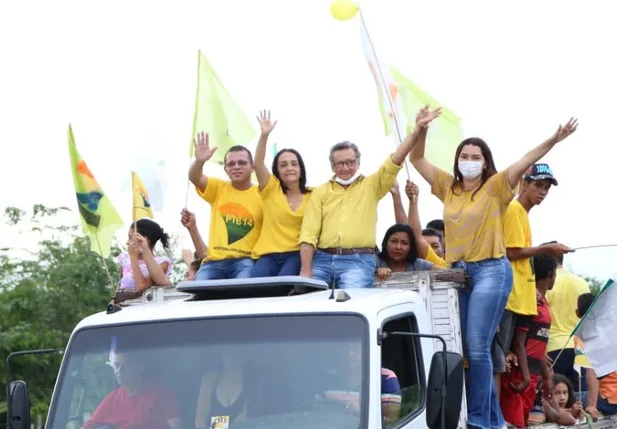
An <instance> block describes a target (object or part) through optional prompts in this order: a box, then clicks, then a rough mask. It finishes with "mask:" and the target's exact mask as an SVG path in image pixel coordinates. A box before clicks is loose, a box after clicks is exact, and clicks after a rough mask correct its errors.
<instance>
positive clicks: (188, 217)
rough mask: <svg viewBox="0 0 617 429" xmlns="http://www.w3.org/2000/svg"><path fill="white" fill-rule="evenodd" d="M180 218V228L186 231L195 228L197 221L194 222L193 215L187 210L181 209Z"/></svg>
mask: <svg viewBox="0 0 617 429" xmlns="http://www.w3.org/2000/svg"><path fill="white" fill-rule="evenodd" d="M181 214H182V216H181V217H180V222H181V223H182V226H184V227H185V228H186V229H191V228H195V226H197V221H196V220H195V213H193V212H190V211H188V210H187V209H182V212H181Z"/></svg>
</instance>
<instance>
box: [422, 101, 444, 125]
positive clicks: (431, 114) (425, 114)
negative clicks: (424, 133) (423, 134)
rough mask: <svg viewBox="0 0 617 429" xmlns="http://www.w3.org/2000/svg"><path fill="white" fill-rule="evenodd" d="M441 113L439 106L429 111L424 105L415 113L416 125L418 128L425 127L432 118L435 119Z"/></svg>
mask: <svg viewBox="0 0 617 429" xmlns="http://www.w3.org/2000/svg"><path fill="white" fill-rule="evenodd" d="M439 115H441V107H438V108H437V109H435V110H433V111H431V109H430V108H429V107H428V106H424V107H423V108H422V109H421V110H420V111H419V112H418V114H417V115H416V126H417V127H419V128H426V127H428V124H430V123H431V122H432V121H433V120H434V119H437V118H438V117H439Z"/></svg>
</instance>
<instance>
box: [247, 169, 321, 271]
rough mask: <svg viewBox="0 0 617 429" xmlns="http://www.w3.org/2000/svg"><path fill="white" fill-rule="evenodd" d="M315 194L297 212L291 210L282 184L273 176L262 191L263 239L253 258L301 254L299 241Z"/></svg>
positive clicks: (304, 200)
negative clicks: (306, 210)
mask: <svg viewBox="0 0 617 429" xmlns="http://www.w3.org/2000/svg"><path fill="white" fill-rule="evenodd" d="M310 196H311V194H310V192H309V193H306V194H304V195H303V196H302V204H301V205H300V207H298V209H297V210H296V211H293V210H292V209H291V207H289V203H288V202H287V197H285V194H284V193H283V189H282V188H281V184H280V182H279V180H278V179H277V178H276V177H275V176H274V175H273V174H271V175H270V179H268V183H267V184H266V186H265V187H264V188H263V189H262V190H261V199H262V201H263V211H264V220H263V225H262V227H261V236H260V237H259V240H257V244H255V248H254V249H253V258H254V259H257V258H259V257H260V256H263V255H268V254H270V253H283V252H293V251H297V250H300V244H299V243H298V239H299V238H300V228H301V227H302V219H303V218H304V209H305V208H306V203H307V201H308V200H309V198H310Z"/></svg>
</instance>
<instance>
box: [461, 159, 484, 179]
mask: <svg viewBox="0 0 617 429" xmlns="http://www.w3.org/2000/svg"><path fill="white" fill-rule="evenodd" d="M458 169H459V171H460V172H461V174H462V175H463V177H464V178H465V179H467V180H472V179H475V178H476V177H478V176H479V175H480V174H482V161H459V162H458Z"/></svg>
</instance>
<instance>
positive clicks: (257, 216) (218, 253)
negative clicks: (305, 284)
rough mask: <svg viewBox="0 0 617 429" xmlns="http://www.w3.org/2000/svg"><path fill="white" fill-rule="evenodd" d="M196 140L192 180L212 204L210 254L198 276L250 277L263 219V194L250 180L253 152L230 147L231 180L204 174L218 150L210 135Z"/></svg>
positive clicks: (227, 161) (227, 165) (227, 158)
mask: <svg viewBox="0 0 617 429" xmlns="http://www.w3.org/2000/svg"><path fill="white" fill-rule="evenodd" d="M194 143H195V161H194V162H193V164H191V168H190V169H189V180H190V181H191V183H193V185H195V189H196V190H197V194H198V195H199V196H200V197H202V198H203V199H204V200H206V201H207V202H208V203H209V204H210V234H209V238H208V255H207V257H205V258H204V259H203V262H202V264H201V267H200V268H199V271H198V272H197V274H196V275H195V279H196V280H215V279H230V278H231V279H233V278H246V277H250V275H251V269H252V268H253V260H252V259H251V253H252V251H253V247H255V243H256V242H257V239H258V238H259V234H260V232H261V224H262V219H263V209H262V202H261V197H260V195H259V191H258V189H257V186H256V185H253V184H252V183H251V173H252V172H253V155H252V154H251V152H250V151H249V150H248V149H247V148H245V147H244V146H232V147H231V148H229V150H228V151H227V153H226V154H225V158H224V163H225V172H226V173H227V176H228V177H229V179H230V180H229V181H227V180H220V179H216V178H214V177H207V176H206V175H205V174H203V167H204V164H205V163H206V162H207V161H208V160H209V159H210V158H212V155H213V154H214V152H215V151H216V149H217V148H216V146H214V147H212V146H210V142H209V138H208V134H204V133H200V134H198V135H197V138H196V139H195V142H194Z"/></svg>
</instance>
